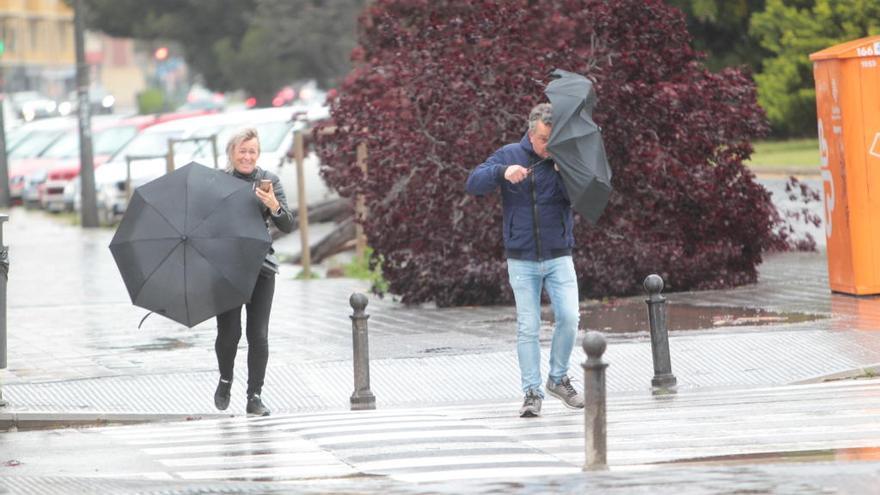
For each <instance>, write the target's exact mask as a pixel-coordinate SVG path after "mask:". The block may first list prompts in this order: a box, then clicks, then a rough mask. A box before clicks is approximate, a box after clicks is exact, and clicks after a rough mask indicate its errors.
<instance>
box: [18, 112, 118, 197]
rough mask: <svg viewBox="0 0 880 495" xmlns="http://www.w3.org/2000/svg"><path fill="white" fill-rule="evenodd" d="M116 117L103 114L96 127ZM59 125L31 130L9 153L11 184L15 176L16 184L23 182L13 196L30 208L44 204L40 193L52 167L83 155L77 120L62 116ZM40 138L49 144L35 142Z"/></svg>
mask: <svg viewBox="0 0 880 495" xmlns="http://www.w3.org/2000/svg"><path fill="white" fill-rule="evenodd" d="M116 119H117V117H101V118H95V119H93V122H94V125H95V126H101V125H104V124H106V123H109V122H112V121H114V120H116ZM59 126H60V127H58V128H55V127H53V128H52V130H51V132H49V131H46V132H40V133H38V132H37V131H35V132H33V133H31V135H30V136H29V137H27V138H26V139H25V141H24V142H22V144H21V145H19V146H16V148H15V149H14V150H13V151H12V153H10V155H9V156H10V158H11V159H10V167H9V173H10V186H11V184H12V182H13V180H12V179H15V181H14V182H16V184H20V185H21V191H20V195H18V194H13V198H20V199H21V202H22V203H23V204H24V205H25V206H27V207H38V206H40V194H41V192H42V189H43V184H44V183H45V181H46V178H47V172H48V171H49V169H51V168H52V167H54V166H56V165H57V164H58V163H60V162H62V161H64V160H68V159H71V158H75V157H77V156H78V155H79V132H78V128H77V125H76V120H75V119H71V118H62V119H61V122H60V123H59ZM38 138H41V139H45V140H46V142H47V143H48V144H47V145H46V146H44V147H42V149H41V150H40V149H39V148H40V147H37V146H36V145H35V143H36V142H38ZM25 151H29V155H28V156H23V155H24V152H25ZM18 176H23V180H21V181H19V180H18Z"/></svg>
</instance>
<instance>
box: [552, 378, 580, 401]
mask: <svg viewBox="0 0 880 495" xmlns="http://www.w3.org/2000/svg"><path fill="white" fill-rule="evenodd" d="M547 393H549V394H550V395H552V396H553V397H556V398H557V399H559V400H561V401H562V403H563V404H565V407H569V408H571V409H583V408H584V398H583V396H581V394H579V393H578V391H577V390H575V388H574V386H572V384H571V379H569V378H568V377H567V376H564V377H562V380H561V381H560V382H559V383H553V379H552V378H547Z"/></svg>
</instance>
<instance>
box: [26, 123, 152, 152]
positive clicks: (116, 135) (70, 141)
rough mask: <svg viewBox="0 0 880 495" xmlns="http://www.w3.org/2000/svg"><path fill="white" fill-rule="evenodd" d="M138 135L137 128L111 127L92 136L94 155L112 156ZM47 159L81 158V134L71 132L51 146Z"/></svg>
mask: <svg viewBox="0 0 880 495" xmlns="http://www.w3.org/2000/svg"><path fill="white" fill-rule="evenodd" d="M135 135H137V127H135V126H120V127H110V128H108V129H103V130H101V131H98V132H96V133H95V134H94V135H93V136H92V153H93V154H94V155H112V154H113V153H116V152H117V151H119V148H122V147H123V146H125V143H127V142H129V141H130V140H131V138H133V137H134V136H135ZM43 156H44V157H47V158H76V157H78V156H79V133H78V132H69V133H67V134H65V135H64V137H62V138H61V139H59V140H58V141H55V143H54V144H53V145H52V146H50V147H49V148H48V149H47V150H46V152H45V153H43Z"/></svg>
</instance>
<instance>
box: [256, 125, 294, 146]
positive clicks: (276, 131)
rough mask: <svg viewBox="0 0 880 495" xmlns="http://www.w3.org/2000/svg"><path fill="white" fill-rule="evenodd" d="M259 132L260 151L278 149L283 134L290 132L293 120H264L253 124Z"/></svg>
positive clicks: (282, 139)
mask: <svg viewBox="0 0 880 495" xmlns="http://www.w3.org/2000/svg"><path fill="white" fill-rule="evenodd" d="M254 127H255V128H256V129H257V132H258V133H259V134H260V148H261V150H260V151H262V152H267V151H268V152H274V151H277V150H278V147H279V146H280V145H281V142H282V141H284V136H286V135H287V133H288V132H290V128H291V127H293V122H264V123H262V124H257V125H255V126H254Z"/></svg>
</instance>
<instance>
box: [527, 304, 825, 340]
mask: <svg viewBox="0 0 880 495" xmlns="http://www.w3.org/2000/svg"><path fill="white" fill-rule="evenodd" d="M541 317H542V319H544V320H549V321H552V320H553V311H552V309H550V308H549V307H548V308H546V309H545V310H544V312H543V313H542V315H541ZM826 318H827V316H823V315H817V314H809V313H777V312H774V311H767V310H763V309H758V308H741V307H731V306H697V305H693V304H676V303H673V302H669V303H667V305H666V325H667V328H668V329H669V330H670V331H678V330H706V329H713V328H725V327H743V326H763V325H786V324H791V323H804V322H808V321H816V320H822V319H826ZM581 324H582V326H585V327H586V328H588V329H590V330H599V331H601V332H608V333H632V332H648V330H649V327H648V305H647V304H645V302H644V301H643V300H641V299H629V300H621V301H613V302H609V303H603V304H595V305H592V306H587V307H584V308H581Z"/></svg>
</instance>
